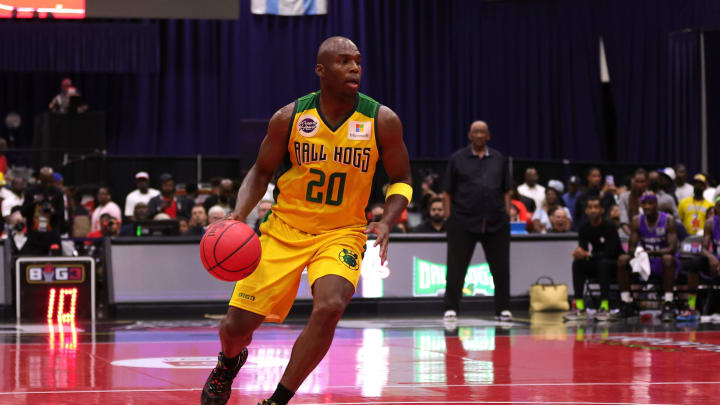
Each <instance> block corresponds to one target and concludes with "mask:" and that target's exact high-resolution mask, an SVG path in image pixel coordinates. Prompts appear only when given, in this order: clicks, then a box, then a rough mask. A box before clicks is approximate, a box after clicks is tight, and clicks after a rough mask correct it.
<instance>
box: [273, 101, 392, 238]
mask: <svg viewBox="0 0 720 405" xmlns="http://www.w3.org/2000/svg"><path fill="white" fill-rule="evenodd" d="M319 99H320V92H319V91H318V92H315V93H311V94H308V95H307V96H305V97H302V98H299V99H297V100H296V101H295V114H294V116H293V121H292V124H291V126H290V130H289V132H290V135H289V141H288V154H287V155H286V157H285V161H284V167H283V170H284V172H283V173H282V175H281V176H280V177H279V179H278V181H277V186H276V188H275V204H274V205H273V207H272V212H273V213H274V214H275V215H277V216H278V217H279V218H280V219H281V220H283V221H284V222H285V223H287V224H288V225H290V226H292V227H294V228H296V229H299V230H301V231H303V232H307V233H310V234H319V233H322V232H327V231H331V230H335V229H340V228H347V227H360V226H364V225H365V224H366V223H367V220H366V219H365V206H366V205H367V202H368V198H369V197H370V191H371V188H372V180H373V175H374V174H375V165H376V163H377V161H378V158H379V152H378V147H377V143H376V140H375V133H376V132H375V120H376V118H377V113H378V109H379V108H380V104H379V103H378V102H377V101H375V100H373V99H371V98H370V97H368V96H366V95H364V94H361V93H358V97H357V101H356V104H355V108H353V110H352V112H351V113H350V115H349V116H348V117H347V118H346V119H345V120H343V121H342V122H341V123H340V124H339V126H337V127H335V128H333V127H331V126H330V125H328V124H327V123H326V122H325V118H324V117H323V114H322V112H321V111H320V108H319Z"/></svg>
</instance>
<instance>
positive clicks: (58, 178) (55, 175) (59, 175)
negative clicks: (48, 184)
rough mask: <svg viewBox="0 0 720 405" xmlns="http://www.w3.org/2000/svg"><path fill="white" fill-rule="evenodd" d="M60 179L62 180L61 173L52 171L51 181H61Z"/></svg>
mask: <svg viewBox="0 0 720 405" xmlns="http://www.w3.org/2000/svg"><path fill="white" fill-rule="evenodd" d="M62 180H63V176H62V174H60V173H58V172H55V173H53V181H62Z"/></svg>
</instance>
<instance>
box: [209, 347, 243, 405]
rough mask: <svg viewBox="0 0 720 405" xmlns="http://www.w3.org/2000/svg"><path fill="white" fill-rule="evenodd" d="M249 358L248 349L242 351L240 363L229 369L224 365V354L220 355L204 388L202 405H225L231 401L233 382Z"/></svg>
mask: <svg viewBox="0 0 720 405" xmlns="http://www.w3.org/2000/svg"><path fill="white" fill-rule="evenodd" d="M247 357H248V351H247V347H246V348H244V349H242V351H241V352H240V356H239V358H238V362H237V364H236V365H235V367H233V368H228V367H226V366H225V364H223V361H222V359H223V354H222V352H220V354H219V355H218V362H217V365H216V366H215V368H214V369H213V371H212V372H211V373H210V376H209V377H208V379H207V381H205V386H204V387H203V391H202V396H201V397H200V403H201V404H202V405H225V404H226V403H227V401H228V399H230V394H231V393H232V382H233V379H235V376H236V375H237V373H238V371H240V367H242V366H243V364H245V361H246V360H247Z"/></svg>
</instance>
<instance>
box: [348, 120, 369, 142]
mask: <svg viewBox="0 0 720 405" xmlns="http://www.w3.org/2000/svg"><path fill="white" fill-rule="evenodd" d="M371 127H372V122H370V121H350V123H349V124H348V139H350V140H352V141H368V140H370V131H371V129H372V128H371Z"/></svg>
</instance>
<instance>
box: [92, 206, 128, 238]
mask: <svg viewBox="0 0 720 405" xmlns="http://www.w3.org/2000/svg"><path fill="white" fill-rule="evenodd" d="M102 214H109V215H110V216H111V217H113V218H115V219H117V220H118V221H121V220H122V212H120V207H119V206H118V205H117V204H115V203H114V202H112V201H110V202H109V203H107V204H105V205H102V206H98V207H97V208H95V210H94V211H93V213H92V222H91V225H90V232H94V231H99V230H100V229H101V228H102V226H101V225H100V217H101V216H102Z"/></svg>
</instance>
